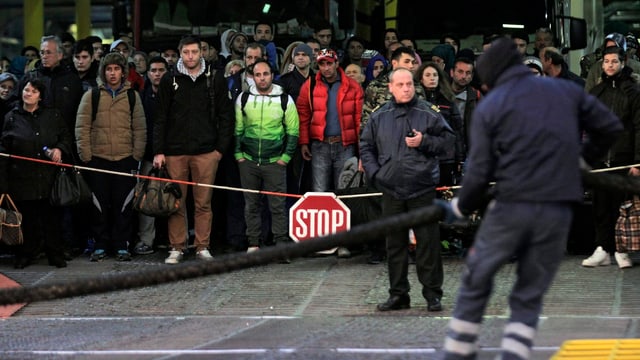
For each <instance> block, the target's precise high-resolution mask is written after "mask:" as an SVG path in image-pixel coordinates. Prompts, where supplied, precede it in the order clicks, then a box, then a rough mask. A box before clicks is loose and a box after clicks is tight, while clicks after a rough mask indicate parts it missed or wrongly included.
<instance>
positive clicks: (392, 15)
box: [384, 0, 398, 29]
mask: <svg viewBox="0 0 640 360" xmlns="http://www.w3.org/2000/svg"><path fill="white" fill-rule="evenodd" d="M384 20H385V21H384V22H385V28H386V29H397V28H398V0H388V1H385V2H384Z"/></svg>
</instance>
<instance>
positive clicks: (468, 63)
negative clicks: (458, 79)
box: [453, 56, 475, 69]
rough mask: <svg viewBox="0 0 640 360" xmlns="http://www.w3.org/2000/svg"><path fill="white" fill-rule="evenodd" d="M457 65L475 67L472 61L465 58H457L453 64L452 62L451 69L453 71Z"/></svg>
mask: <svg viewBox="0 0 640 360" xmlns="http://www.w3.org/2000/svg"><path fill="white" fill-rule="evenodd" d="M457 63H464V64H467V65H473V66H475V64H474V63H473V60H471V59H469V58H468V57H466V56H459V57H457V58H456V59H455V60H454V62H453V68H454V69H455V67H456V64H457Z"/></svg>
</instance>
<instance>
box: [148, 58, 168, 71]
mask: <svg viewBox="0 0 640 360" xmlns="http://www.w3.org/2000/svg"><path fill="white" fill-rule="evenodd" d="M155 63H163V64H164V66H165V67H166V68H167V69H169V63H168V62H167V60H165V59H164V58H163V57H162V56H154V57H152V58H151V59H149V68H151V64H155Z"/></svg>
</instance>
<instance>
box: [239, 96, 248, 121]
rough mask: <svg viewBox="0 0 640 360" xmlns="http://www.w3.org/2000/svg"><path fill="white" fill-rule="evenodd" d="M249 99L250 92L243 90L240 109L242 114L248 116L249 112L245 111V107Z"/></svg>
mask: <svg viewBox="0 0 640 360" xmlns="http://www.w3.org/2000/svg"><path fill="white" fill-rule="evenodd" d="M248 100H249V93H248V92H245V91H243V92H242V94H240V110H242V116H247V113H246V112H244V107H245V105H247V101H248Z"/></svg>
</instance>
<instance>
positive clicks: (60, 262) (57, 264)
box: [49, 257, 67, 269]
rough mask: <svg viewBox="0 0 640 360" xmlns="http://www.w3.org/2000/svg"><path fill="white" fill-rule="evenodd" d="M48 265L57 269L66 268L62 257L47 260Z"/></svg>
mask: <svg viewBox="0 0 640 360" xmlns="http://www.w3.org/2000/svg"><path fill="white" fill-rule="evenodd" d="M49 265H51V266H55V267H57V268H58V269H60V268H64V267H67V262H66V261H65V259H64V258H62V257H51V258H49Z"/></svg>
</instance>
